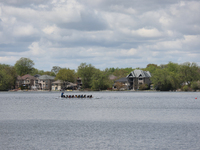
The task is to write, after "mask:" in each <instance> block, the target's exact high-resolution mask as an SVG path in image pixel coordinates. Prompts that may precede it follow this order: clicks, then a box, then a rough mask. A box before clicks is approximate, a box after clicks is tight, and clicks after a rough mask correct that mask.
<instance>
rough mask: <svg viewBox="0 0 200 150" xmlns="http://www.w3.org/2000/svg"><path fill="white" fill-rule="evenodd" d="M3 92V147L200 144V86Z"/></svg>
mask: <svg viewBox="0 0 200 150" xmlns="http://www.w3.org/2000/svg"><path fill="white" fill-rule="evenodd" d="M65 94H68V95H69V94H74V95H75V94H86V95H90V94H92V95H93V98H91V99H89V98H83V99H78V98H74V99H69V98H68V99H64V98H60V93H59V92H0V149H1V150H13V149H14V150H43V149H44V150H84V149H91V150H93V149H94V150H96V149H99V150H140V149H142V150H143V149H144V150H161V149H162V150H178V149H181V150H199V149H200V93H198V92H65Z"/></svg>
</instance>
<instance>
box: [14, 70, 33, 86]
mask: <svg viewBox="0 0 200 150" xmlns="http://www.w3.org/2000/svg"><path fill="white" fill-rule="evenodd" d="M35 79H36V78H35V77H34V76H31V75H29V74H26V75H24V76H18V77H17V80H16V84H15V88H16V89H19V88H20V89H29V90H31V89H33V87H34V81H35Z"/></svg>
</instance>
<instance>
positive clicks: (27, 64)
mask: <svg viewBox="0 0 200 150" xmlns="http://www.w3.org/2000/svg"><path fill="white" fill-rule="evenodd" d="M33 66H34V62H33V61H32V60H31V59H29V58H24V57H21V58H20V59H19V60H18V61H17V62H16V63H15V69H16V72H17V74H18V75H20V76H23V75H25V74H31V73H32V72H33V70H34V68H33Z"/></svg>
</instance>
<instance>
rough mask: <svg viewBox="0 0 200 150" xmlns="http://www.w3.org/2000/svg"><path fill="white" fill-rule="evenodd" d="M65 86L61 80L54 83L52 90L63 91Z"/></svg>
mask: <svg viewBox="0 0 200 150" xmlns="http://www.w3.org/2000/svg"><path fill="white" fill-rule="evenodd" d="M63 86H64V83H63V81H61V80H57V81H54V82H52V90H53V91H57V90H62V89H63Z"/></svg>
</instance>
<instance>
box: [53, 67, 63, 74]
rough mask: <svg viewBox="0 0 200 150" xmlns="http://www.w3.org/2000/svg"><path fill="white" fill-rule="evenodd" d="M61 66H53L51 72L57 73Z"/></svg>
mask: <svg viewBox="0 0 200 150" xmlns="http://www.w3.org/2000/svg"><path fill="white" fill-rule="evenodd" d="M60 69H61V68H60V67H59V66H53V67H52V69H51V72H53V73H54V74H57V73H58V72H59V70H60Z"/></svg>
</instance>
